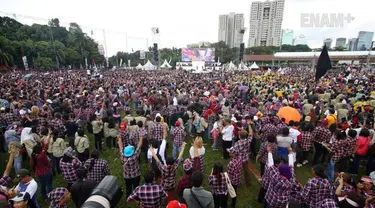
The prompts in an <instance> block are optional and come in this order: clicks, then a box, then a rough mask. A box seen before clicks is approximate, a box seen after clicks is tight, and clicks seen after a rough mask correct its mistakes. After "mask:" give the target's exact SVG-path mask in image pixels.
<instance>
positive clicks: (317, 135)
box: [313, 126, 332, 143]
mask: <svg viewBox="0 0 375 208" xmlns="http://www.w3.org/2000/svg"><path fill="white" fill-rule="evenodd" d="M331 135H332V134H331V132H330V131H329V130H328V129H326V128H324V127H321V126H318V127H316V128H315V129H314V131H313V141H314V142H318V143H322V142H326V143H328V142H329V141H330V140H331Z"/></svg>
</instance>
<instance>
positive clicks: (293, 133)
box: [289, 128, 301, 144]
mask: <svg viewBox="0 0 375 208" xmlns="http://www.w3.org/2000/svg"><path fill="white" fill-rule="evenodd" d="M300 134H301V132H300V131H298V130H297V129H293V128H290V129H289V136H290V137H292V139H293V142H294V143H295V144H297V137H298V136H299V135H300Z"/></svg>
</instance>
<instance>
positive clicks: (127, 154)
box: [118, 135, 143, 197]
mask: <svg viewBox="0 0 375 208" xmlns="http://www.w3.org/2000/svg"><path fill="white" fill-rule="evenodd" d="M121 140H122V139H121V135H118V144H119V149H120V156H121V160H122V168H123V176H124V179H125V185H126V197H129V196H130V194H131V193H132V191H133V189H135V188H136V187H137V186H139V182H140V180H141V170H140V168H139V156H140V155H141V147H142V143H143V137H142V136H140V137H139V143H138V145H137V148H136V149H135V150H134V147H133V146H131V145H128V146H126V147H125V148H124V147H123V146H122V142H121Z"/></svg>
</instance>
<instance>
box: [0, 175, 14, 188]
mask: <svg viewBox="0 0 375 208" xmlns="http://www.w3.org/2000/svg"><path fill="white" fill-rule="evenodd" d="M11 182H12V179H11V178H10V177H9V176H8V175H5V174H4V175H3V177H1V178H0V186H5V187H8V185H9V183H11Z"/></svg>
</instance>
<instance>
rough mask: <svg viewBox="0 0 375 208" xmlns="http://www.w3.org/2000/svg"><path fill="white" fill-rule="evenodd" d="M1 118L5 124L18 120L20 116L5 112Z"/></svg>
mask: <svg viewBox="0 0 375 208" xmlns="http://www.w3.org/2000/svg"><path fill="white" fill-rule="evenodd" d="M2 118H3V119H4V120H5V122H7V124H12V123H14V122H17V121H20V119H21V118H20V117H19V116H17V115H16V114H14V113H5V114H3V115H2Z"/></svg>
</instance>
